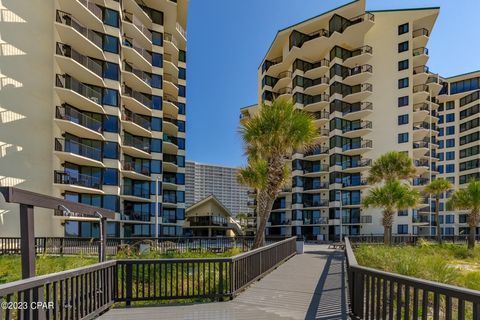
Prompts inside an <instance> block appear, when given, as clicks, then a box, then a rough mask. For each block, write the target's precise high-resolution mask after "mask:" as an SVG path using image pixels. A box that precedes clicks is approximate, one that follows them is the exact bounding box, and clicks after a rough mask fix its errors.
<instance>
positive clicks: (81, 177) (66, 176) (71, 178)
mask: <svg viewBox="0 0 480 320" xmlns="http://www.w3.org/2000/svg"><path fill="white" fill-rule="evenodd" d="M54 183H58V184H68V185H76V186H81V187H86V188H93V189H102V181H101V179H100V178H99V177H94V176H91V175H87V174H81V173H68V172H61V171H55V172H54Z"/></svg>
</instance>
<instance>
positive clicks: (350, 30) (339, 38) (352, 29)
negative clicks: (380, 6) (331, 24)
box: [330, 12, 375, 47]
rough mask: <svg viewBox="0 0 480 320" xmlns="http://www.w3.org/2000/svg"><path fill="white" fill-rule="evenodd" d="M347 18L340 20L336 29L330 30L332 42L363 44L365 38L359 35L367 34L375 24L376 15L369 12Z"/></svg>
mask: <svg viewBox="0 0 480 320" xmlns="http://www.w3.org/2000/svg"><path fill="white" fill-rule="evenodd" d="M343 19H345V18H343ZM345 20H346V21H345ZM345 20H343V21H338V25H337V28H336V30H330V33H331V36H330V38H331V39H332V42H334V43H349V44H351V45H352V46H354V47H356V46H361V45H362V44H363V41H364V40H363V37H359V36H358V35H359V34H365V33H366V32H367V31H368V30H369V29H370V28H371V27H372V26H373V25H374V23H375V16H374V15H373V14H372V13H369V12H367V13H363V14H360V15H358V16H356V17H353V18H349V19H345Z"/></svg>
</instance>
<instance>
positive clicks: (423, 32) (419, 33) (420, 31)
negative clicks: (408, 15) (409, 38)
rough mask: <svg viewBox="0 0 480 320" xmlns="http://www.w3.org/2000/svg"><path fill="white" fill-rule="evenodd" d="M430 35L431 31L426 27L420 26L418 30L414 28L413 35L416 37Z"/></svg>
mask: <svg viewBox="0 0 480 320" xmlns="http://www.w3.org/2000/svg"><path fill="white" fill-rule="evenodd" d="M429 35H430V33H429V32H428V30H427V29H425V28H420V29H417V30H413V37H414V38H416V37H420V36H427V37H428V36H429Z"/></svg>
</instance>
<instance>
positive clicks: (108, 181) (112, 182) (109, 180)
mask: <svg viewBox="0 0 480 320" xmlns="http://www.w3.org/2000/svg"><path fill="white" fill-rule="evenodd" d="M103 184H104V185H107V186H118V170H117V169H114V168H105V171H104V172H103Z"/></svg>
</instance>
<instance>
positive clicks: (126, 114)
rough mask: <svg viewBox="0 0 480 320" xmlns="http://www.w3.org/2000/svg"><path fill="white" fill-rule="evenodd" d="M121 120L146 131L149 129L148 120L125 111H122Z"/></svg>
mask: <svg viewBox="0 0 480 320" xmlns="http://www.w3.org/2000/svg"><path fill="white" fill-rule="evenodd" d="M122 120H124V121H130V122H133V123H135V124H137V125H139V126H140V127H142V128H144V129H146V130H150V129H151V124H150V120H148V119H146V118H144V117H142V116H141V115H139V114H136V113H134V112H131V111H129V110H126V109H125V110H124V111H122Z"/></svg>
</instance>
